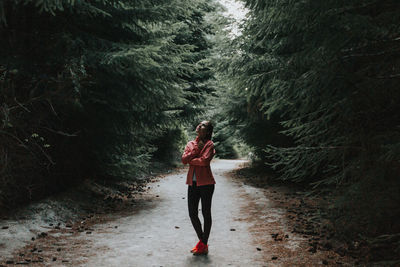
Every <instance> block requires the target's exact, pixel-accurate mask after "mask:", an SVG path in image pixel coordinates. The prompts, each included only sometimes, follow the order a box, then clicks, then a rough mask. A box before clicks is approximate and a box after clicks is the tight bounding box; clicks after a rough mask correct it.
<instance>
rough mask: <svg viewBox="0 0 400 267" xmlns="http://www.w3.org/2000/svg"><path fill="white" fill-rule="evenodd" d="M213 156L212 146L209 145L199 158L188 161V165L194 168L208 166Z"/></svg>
mask: <svg viewBox="0 0 400 267" xmlns="http://www.w3.org/2000/svg"><path fill="white" fill-rule="evenodd" d="M214 155H215V149H214V144H213V143H211V144H210V145H208V146H207V147H206V148H204V151H203V153H202V154H201V155H200V157H198V158H194V159H192V160H190V161H189V164H190V165H196V166H208V165H210V161H211V160H212V158H213V157H214Z"/></svg>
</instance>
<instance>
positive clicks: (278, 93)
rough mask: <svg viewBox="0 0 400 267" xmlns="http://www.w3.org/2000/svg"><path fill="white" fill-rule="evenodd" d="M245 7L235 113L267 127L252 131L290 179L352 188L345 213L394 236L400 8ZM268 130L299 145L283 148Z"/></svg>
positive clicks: (388, 4)
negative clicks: (275, 123) (364, 219)
mask: <svg viewBox="0 0 400 267" xmlns="http://www.w3.org/2000/svg"><path fill="white" fill-rule="evenodd" d="M244 2H245V3H246V6H247V7H248V8H249V10H250V13H249V18H248V20H247V21H246V23H245V25H244V32H243V35H242V36H241V37H240V38H238V39H237V40H236V42H237V43H238V45H237V46H236V47H235V49H234V50H232V52H231V53H232V54H231V55H232V56H231V57H230V58H229V60H230V62H228V63H227V64H226V65H227V68H226V69H227V70H228V73H229V78H230V79H232V80H233V84H234V89H233V94H234V97H235V99H237V100H238V101H237V103H236V105H234V106H233V107H232V108H230V109H231V110H235V109H237V110H240V109H241V110H243V112H242V113H241V114H245V115H246V116H247V118H248V120H249V121H257V120H260V121H261V122H262V123H261V124H260V125H258V126H257V125H255V127H256V128H255V129H254V130H252V129H249V128H248V127H245V128H243V131H244V132H249V133H250V136H249V139H252V140H254V141H255V140H257V139H258V138H264V142H263V143H261V142H260V143H258V144H256V146H257V147H258V149H265V153H266V154H265V156H266V158H265V159H264V160H265V161H266V162H267V163H268V164H270V165H271V166H272V167H273V168H275V169H277V170H279V171H280V178H281V179H283V180H291V181H297V182H306V183H312V184H313V185H315V186H320V187H324V186H333V187H339V186H345V185H346V186H347V188H348V189H347V191H346V192H347V193H344V196H345V197H344V199H343V201H342V202H340V203H338V205H339V206H341V207H343V208H344V209H345V210H347V211H349V212H354V210H353V209H354V207H358V208H357V213H364V214H363V216H364V215H365V216H369V222H370V224H369V225H368V227H371V228H375V227H376V226H377V225H380V227H382V229H386V230H387V229H389V228H390V227H391V226H390V225H392V224H393V222H394V221H395V220H396V219H395V218H398V217H399V215H400V207H399V205H395V206H393V203H400V199H399V196H400V194H399V192H400V191H399V190H400V183H399V180H398V179H397V178H396V177H398V171H399V164H398V162H399V160H400V158H399V155H400V154H399V153H398V152H399V142H400V134H399V131H398V126H399V121H400V117H399V116H400V115H399V113H398V110H399V108H400V106H399V103H400V101H399V100H400V93H399V90H398V88H397V87H398V82H399V77H400V76H399V67H400V66H399V62H400V61H399V57H400V53H399V49H398V48H399V40H400V39H399V32H400V31H399V27H400V23H399V22H400V17H399V16H400V13H399V10H400V3H399V2H398V1H393V0H387V1H372V0H368V1H364V0H351V1H333V0H332V1H311V0H307V1H294V0H279V1H261V0H246V1H244ZM231 103H232V102H231ZM246 108H247V110H246V112H244V109H246ZM274 121H275V122H279V123H280V126H281V127H283V128H282V129H279V128H280V127H275V126H272V125H274V124H272V125H271V124H269V123H271V122H274ZM246 126H248V125H246ZM264 126H267V127H268V128H269V130H270V131H274V132H275V131H279V132H280V133H283V134H285V135H286V136H287V137H289V138H293V142H294V143H293V144H292V145H290V143H288V144H289V145H277V144H274V143H273V141H272V138H270V137H269V135H267V134H264V133H263V130H262V129H263V127H264ZM273 128H275V130H273ZM268 142H269V143H270V144H269V145H266V143H268ZM389 188H390V190H389ZM372 189H373V193H371V190H372ZM371 194H373V195H374V198H371ZM350 199H351V201H350ZM388 199H391V200H388ZM378 210H379V211H380V212H379V214H380V215H379V216H376V213H375V212H376V211H378ZM354 218H356V217H354ZM391 231H393V229H392V230H391Z"/></svg>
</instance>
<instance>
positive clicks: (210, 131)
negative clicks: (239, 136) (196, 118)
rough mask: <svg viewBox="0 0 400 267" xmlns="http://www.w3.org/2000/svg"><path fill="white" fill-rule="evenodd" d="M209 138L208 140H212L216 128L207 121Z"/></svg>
mask: <svg viewBox="0 0 400 267" xmlns="http://www.w3.org/2000/svg"><path fill="white" fill-rule="evenodd" d="M206 126H207V136H206V138H207V139H208V140H211V137H212V134H213V130H214V126H213V125H212V123H211V121H207V124H206Z"/></svg>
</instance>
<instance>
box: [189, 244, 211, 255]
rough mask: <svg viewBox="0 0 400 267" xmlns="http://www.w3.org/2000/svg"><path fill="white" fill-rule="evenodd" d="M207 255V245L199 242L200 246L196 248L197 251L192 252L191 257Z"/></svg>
mask: <svg viewBox="0 0 400 267" xmlns="http://www.w3.org/2000/svg"><path fill="white" fill-rule="evenodd" d="M207 253H208V245H206V244H204V243H203V242H201V241H200V244H199V246H198V247H197V249H196V250H195V251H194V252H193V255H203V254H204V255H205V254H207Z"/></svg>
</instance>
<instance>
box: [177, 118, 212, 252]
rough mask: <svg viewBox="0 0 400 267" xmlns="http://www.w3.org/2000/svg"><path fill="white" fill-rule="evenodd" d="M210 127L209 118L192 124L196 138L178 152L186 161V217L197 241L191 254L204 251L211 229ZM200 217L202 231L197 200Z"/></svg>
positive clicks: (183, 160) (184, 161) (206, 248)
mask: <svg viewBox="0 0 400 267" xmlns="http://www.w3.org/2000/svg"><path fill="white" fill-rule="evenodd" d="M212 132H213V126H212V124H211V122H209V121H202V122H201V123H200V124H199V125H198V126H197V127H196V133H197V137H196V139H195V140H193V141H190V142H189V143H188V144H187V145H186V148H185V151H184V153H183V155H182V163H183V164H189V171H188V174H187V178H186V184H187V185H188V196H187V198H188V209H189V217H190V220H191V221H192V225H193V228H194V230H195V231H196V234H197V237H198V238H199V242H198V243H197V244H196V246H195V247H194V248H193V249H192V250H191V252H192V253H193V254H195V255H200V254H207V253H208V244H207V242H208V237H209V235H210V230H211V224H212V220H211V200H212V195H213V193H214V187H215V186H214V184H215V180H214V176H213V174H212V172H211V168H210V161H211V160H212V158H213V157H214V155H215V149H214V143H213V142H212V141H211V136H212ZM200 200H201V211H202V213H203V218H204V231H203V230H202V227H201V222H200V220H199V217H198V208H199V201H200Z"/></svg>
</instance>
